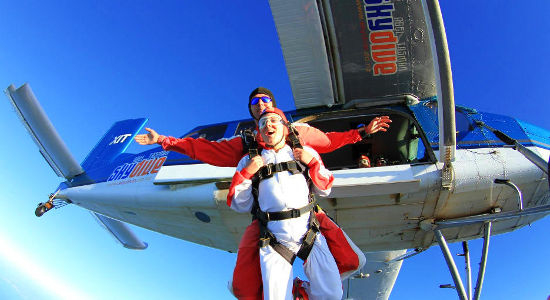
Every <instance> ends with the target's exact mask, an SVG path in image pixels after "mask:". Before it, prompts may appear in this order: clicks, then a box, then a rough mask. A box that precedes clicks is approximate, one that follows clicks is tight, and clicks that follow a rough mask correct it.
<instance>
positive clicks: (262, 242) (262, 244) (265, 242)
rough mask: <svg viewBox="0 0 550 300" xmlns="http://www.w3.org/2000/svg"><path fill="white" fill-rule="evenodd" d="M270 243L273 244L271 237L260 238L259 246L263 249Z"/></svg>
mask: <svg viewBox="0 0 550 300" xmlns="http://www.w3.org/2000/svg"><path fill="white" fill-rule="evenodd" d="M270 242H271V238H270V237H265V238H260V240H259V241H258V245H259V246H260V248H263V247H266V246H269V243H270Z"/></svg>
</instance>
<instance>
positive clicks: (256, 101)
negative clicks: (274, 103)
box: [250, 96, 271, 105]
mask: <svg viewBox="0 0 550 300" xmlns="http://www.w3.org/2000/svg"><path fill="white" fill-rule="evenodd" d="M260 100H262V102H263V103H269V102H271V98H269V97H267V96H263V97H254V98H252V100H250V105H256V104H258V102H260Z"/></svg>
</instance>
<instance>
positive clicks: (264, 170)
mask: <svg viewBox="0 0 550 300" xmlns="http://www.w3.org/2000/svg"><path fill="white" fill-rule="evenodd" d="M306 169H307V168H306V167H305V166H304V165H303V164H302V163H301V162H297V161H295V160H290V161H284V162H281V163H278V164H267V165H265V166H263V167H261V168H260V169H259V170H258V172H257V173H256V176H257V177H258V179H259V180H260V181H261V180H264V179H267V178H270V177H273V175H275V173H277V172H283V171H289V172H290V173H292V174H300V173H303V172H304V171H305V170H306Z"/></svg>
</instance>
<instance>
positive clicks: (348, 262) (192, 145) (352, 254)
mask: <svg viewBox="0 0 550 300" xmlns="http://www.w3.org/2000/svg"><path fill="white" fill-rule="evenodd" d="M275 106H276V103H275V97H274V96H273V94H272V92H271V91H270V90H268V89H266V88H263V87H258V88H256V89H254V90H253V91H252V92H251V93H250V95H249V98H248V109H249V112H250V115H251V116H252V117H253V118H254V120H255V122H256V124H257V122H258V119H259V116H260V114H261V112H262V111H263V110H264V109H266V108H272V107H275ZM389 123H391V120H390V119H389V117H387V116H381V117H377V118H374V119H373V120H372V121H371V122H370V123H369V125H368V126H363V127H361V128H359V129H352V130H349V131H346V132H329V133H327V134H326V135H325V134H324V133H323V132H321V131H319V130H317V129H316V128H314V127H310V126H309V125H307V124H303V123H301V124H293V125H294V128H295V129H296V131H297V132H298V136H299V139H300V142H301V143H302V144H303V145H307V146H310V147H311V148H313V149H315V150H316V151H317V152H319V153H327V152H331V151H334V150H336V149H338V148H340V147H342V146H344V145H347V144H351V143H356V142H358V141H360V140H361V139H362V138H363V137H367V136H368V135H369V134H373V133H375V132H378V131H382V132H384V131H387V129H388V128H389ZM146 130H147V131H148V132H149V133H148V134H142V135H138V136H136V138H135V139H136V141H137V142H138V143H139V144H142V145H151V144H154V143H158V144H160V145H162V147H163V149H164V150H172V151H177V152H180V153H183V154H186V155H188V156H190V157H191V158H193V159H198V160H201V161H203V162H205V163H208V164H212V165H215V166H220V167H235V166H237V163H238V162H239V160H240V159H241V158H242V157H243V155H245V154H246V153H247V151H248V149H245V147H244V145H243V137H242V136H241V135H237V136H234V137H232V138H230V139H222V140H218V141H209V140H206V139H201V138H198V139H193V138H189V137H188V138H183V139H177V138H174V137H165V136H162V135H159V134H158V133H157V132H156V131H154V130H153V129H150V128H146ZM258 132H259V131H258V130H256V133H258ZM256 139H257V140H258V141H259V142H260V141H261V140H262V137H261V135H259V134H256ZM316 216H317V219H318V221H319V223H320V229H321V232H323V234H324V235H325V237H326V239H327V242H328V244H329V247H330V248H331V249H338V252H337V253H334V257H335V259H336V262H337V265H338V268H339V270H340V273H341V278H342V279H345V278H346V277H348V276H349V275H351V274H352V273H354V272H355V271H356V270H358V269H360V268H361V266H362V265H363V264H364V256H363V254H362V252H361V251H360V250H359V249H358V248H357V247H355V246H354V245H353V244H352V243H350V242H347V240H348V239H347V236H346V235H345V234H344V233H343V231H342V230H341V228H340V227H339V226H338V225H336V224H335V223H334V222H333V221H332V220H331V219H330V218H329V217H327V216H326V214H325V213H324V212H323V211H321V210H320V211H318V212H317V213H316ZM258 235H259V226H258V222H257V221H254V222H252V223H251V224H250V225H249V226H248V227H247V228H246V230H245V232H244V234H243V236H242V238H241V242H240V244H239V251H238V256H237V262H236V266H235V269H234V273H233V280H232V284H231V289H232V292H233V294H234V295H235V296H236V297H237V298H239V299H258V297H260V298H261V294H262V282H261V277H260V265H259V256H258V250H257V249H258ZM332 245H334V246H332ZM254 262H256V263H254Z"/></svg>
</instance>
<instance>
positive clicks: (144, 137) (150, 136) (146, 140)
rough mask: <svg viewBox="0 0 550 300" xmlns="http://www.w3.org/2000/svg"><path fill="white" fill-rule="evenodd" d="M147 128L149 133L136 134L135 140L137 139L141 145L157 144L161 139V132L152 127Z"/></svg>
mask: <svg viewBox="0 0 550 300" xmlns="http://www.w3.org/2000/svg"><path fill="white" fill-rule="evenodd" d="M145 130H147V131H148V132H149V133H147V134H138V135H136V137H135V138H134V140H136V142H137V143H138V144H140V145H152V144H156V143H157V141H158V139H159V134H158V133H157V132H156V131H154V130H153V129H151V128H145Z"/></svg>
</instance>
